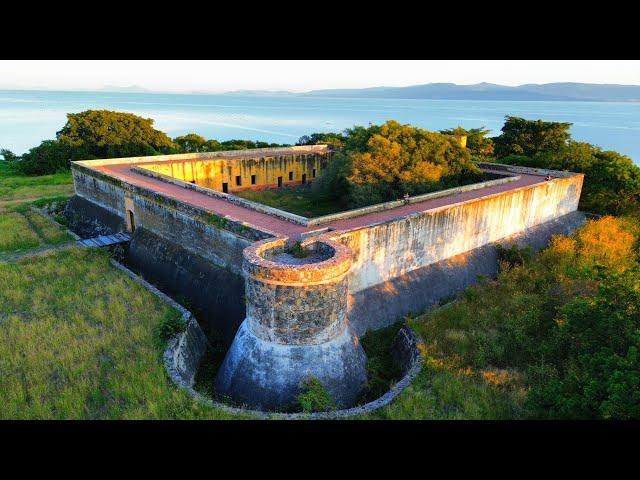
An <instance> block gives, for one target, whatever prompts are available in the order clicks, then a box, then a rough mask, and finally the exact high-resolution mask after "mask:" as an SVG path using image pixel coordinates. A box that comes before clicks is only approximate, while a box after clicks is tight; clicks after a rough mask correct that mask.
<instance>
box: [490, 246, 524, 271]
mask: <svg viewBox="0 0 640 480" xmlns="http://www.w3.org/2000/svg"><path fill="white" fill-rule="evenodd" d="M496 250H497V252H498V262H499V263H500V265H505V266H506V267H507V268H513V267H519V266H522V265H524V264H525V262H529V261H530V260H531V257H532V256H533V249H532V248H531V247H524V248H519V247H518V246H517V245H516V244H513V245H511V246H510V247H504V246H502V245H499V244H498V245H496Z"/></svg>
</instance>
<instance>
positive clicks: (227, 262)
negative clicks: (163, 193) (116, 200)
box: [132, 195, 252, 274]
mask: <svg viewBox="0 0 640 480" xmlns="http://www.w3.org/2000/svg"><path fill="white" fill-rule="evenodd" d="M132 198H133V204H134V212H135V219H136V225H137V226H138V228H145V229H147V230H149V231H151V232H153V233H155V234H157V235H160V236H161V237H163V238H165V239H167V240H169V241H170V242H172V243H174V244H177V245H180V246H182V247H183V248H185V249H186V250H189V251H191V252H193V253H196V254H198V255H200V256H201V257H203V258H206V259H207V260H209V261H211V262H212V263H213V264H214V265H217V266H220V267H225V268H229V269H230V270H231V271H233V272H234V273H236V274H241V269H242V251H243V250H244V249H245V248H246V247H247V246H248V245H250V244H251V243H252V241H251V240H249V239H247V238H243V237H241V236H240V235H238V234H236V233H234V232H232V231H229V230H227V229H225V228H220V227H219V226H218V225H216V224H215V223H213V222H211V223H210V222H208V219H207V217H206V216H204V215H201V214H196V215H194V214H193V213H190V212H185V211H183V210H182V209H180V210H177V209H176V210H174V209H171V208H167V207H166V206H165V205H162V204H160V203H157V202H155V201H151V200H148V199H147V198H145V197H142V196H138V195H135V196H133V197H132Z"/></svg>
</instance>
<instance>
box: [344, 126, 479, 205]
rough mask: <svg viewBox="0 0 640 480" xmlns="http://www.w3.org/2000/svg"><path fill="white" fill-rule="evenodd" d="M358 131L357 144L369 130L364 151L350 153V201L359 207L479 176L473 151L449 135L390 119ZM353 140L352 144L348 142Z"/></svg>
mask: <svg viewBox="0 0 640 480" xmlns="http://www.w3.org/2000/svg"><path fill="white" fill-rule="evenodd" d="M360 128H361V127H355V128H354V129H353V130H351V131H350V132H351V134H353V135H355V136H356V137H357V140H355V141H354V142H353V143H352V145H357V144H358V143H359V142H361V141H362V139H363V138H364V137H366V136H367V135H368V133H369V132H375V133H372V134H371V135H369V136H368V140H367V143H366V147H365V150H364V151H360V150H359V149H360V148H361V147H360V146H357V147H356V148H357V149H356V150H355V151H351V152H349V153H348V154H349V155H350V157H351V172H350V175H349V176H348V177H347V181H348V182H349V185H350V197H351V203H352V204H354V205H356V206H359V205H366V204H370V203H377V202H381V201H386V200H391V199H396V198H400V197H401V196H402V195H403V194H404V193H405V192H406V193H409V194H412V195H415V194H420V193H426V192H429V191H433V190H436V189H439V188H443V187H448V186H454V185H457V184H459V183H460V182H461V181H464V180H465V179H476V178H478V177H479V173H480V172H479V169H478V167H477V166H475V165H474V164H473V162H472V161H471V157H470V154H469V152H468V151H467V150H466V149H465V148H463V147H462V146H461V145H460V143H459V142H458V141H457V140H456V139H454V138H453V137H452V136H450V135H443V134H440V133H436V132H429V131H427V130H423V129H420V128H416V127H412V126H410V125H401V124H400V123H398V122H396V121H394V120H390V121H388V122H387V123H385V124H384V125H382V126H380V127H377V126H376V127H370V129H367V130H369V131H368V132H367V131H365V130H364V129H360ZM349 143H350V141H349V140H347V144H349Z"/></svg>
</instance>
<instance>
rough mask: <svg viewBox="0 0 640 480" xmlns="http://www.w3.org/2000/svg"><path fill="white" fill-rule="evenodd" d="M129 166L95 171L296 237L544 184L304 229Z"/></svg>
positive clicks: (537, 179)
mask: <svg viewBox="0 0 640 480" xmlns="http://www.w3.org/2000/svg"><path fill="white" fill-rule="evenodd" d="M132 166H133V165H104V166H100V167H96V168H97V169H98V170H100V171H102V172H104V173H107V174H109V175H112V176H114V177H117V178H120V179H122V180H124V181H125V182H127V183H130V184H133V185H138V186H141V187H146V188H149V189H152V190H154V191H156V192H158V193H160V194H163V195H166V196H167V197H170V198H174V199H176V200H180V201H182V202H185V203H188V204H191V205H195V206H197V207H202V208H205V209H207V210H210V211H211V212H213V213H215V214H217V215H222V216H229V217H231V218H233V219H235V220H241V221H244V222H247V223H250V224H252V225H255V226H256V227H258V228H260V229H262V230H266V231H268V232H270V233H274V234H278V235H284V236H295V235H297V234H300V233H303V232H306V231H310V230H317V229H318V228H324V227H329V228H331V229H333V230H348V229H353V228H358V227H362V226H365V225H370V224H373V223H379V222H384V221H387V220H391V219H393V218H398V217H402V216H406V215H410V214H412V213H417V212H423V211H426V210H431V209H436V208H440V207H444V206H447V205H453V204H455V203H459V202H464V201H468V200H473V199H475V198H480V197H484V196H487V195H493V194H498V193H502V192H506V191H510V190H516V189H519V188H522V187H527V186H531V185H535V184H537V183H543V182H544V181H545V179H544V177H543V176H541V175H528V174H519V176H520V179H519V180H516V181H514V182H510V183H505V184H502V185H496V186H493V187H487V188H482V189H479V190H472V191H469V192H462V193H458V194H455V195H450V196H447V197H440V198H434V199H432V200H425V201H424V202H420V203H415V204H411V205H405V206H401V207H397V208H393V209H389V210H385V211H382V212H374V213H369V214H367V215H362V216H360V217H355V218H350V219H346V220H336V221H334V222H330V223H325V224H322V225H318V226H313V227H305V226H302V225H296V224H294V223H290V222H287V221H286V220H281V219H279V218H276V217H273V216H271V215H268V214H266V213H261V212H257V211H255V210H251V209H249V208H245V207H241V206H240V205H235V204H233V203H230V202H227V201H225V200H223V199H220V198H214V197H210V196H208V195H204V194H202V193H198V192H196V191H194V190H189V189H186V188H182V187H179V186H177V185H173V184H171V183H167V182H163V181H161V180H158V179H155V178H151V177H147V176H144V175H141V174H139V173H136V172H134V171H133V170H131V167H132Z"/></svg>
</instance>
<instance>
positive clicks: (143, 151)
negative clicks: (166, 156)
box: [56, 110, 177, 160]
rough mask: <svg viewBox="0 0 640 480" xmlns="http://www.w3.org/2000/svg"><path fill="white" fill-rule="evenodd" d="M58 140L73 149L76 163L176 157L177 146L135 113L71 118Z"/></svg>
mask: <svg viewBox="0 0 640 480" xmlns="http://www.w3.org/2000/svg"><path fill="white" fill-rule="evenodd" d="M56 137H57V140H58V141H59V142H60V143H61V144H63V145H65V146H68V147H70V148H72V159H73V160H78V159H81V158H84V159H90V158H113V157H127V156H140V155H157V154H161V153H173V152H175V151H176V150H177V149H176V146H175V144H174V143H173V142H172V141H171V139H170V138H169V137H168V136H167V135H166V134H165V133H164V132H161V131H160V130H156V129H155V128H153V120H152V119H150V118H142V117H139V116H137V115H134V114H133V113H126V112H112V111H110V110H87V111H84V112H80V113H69V114H67V123H66V124H65V126H64V127H62V129H61V130H60V131H59V132H58V133H57V134H56Z"/></svg>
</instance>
